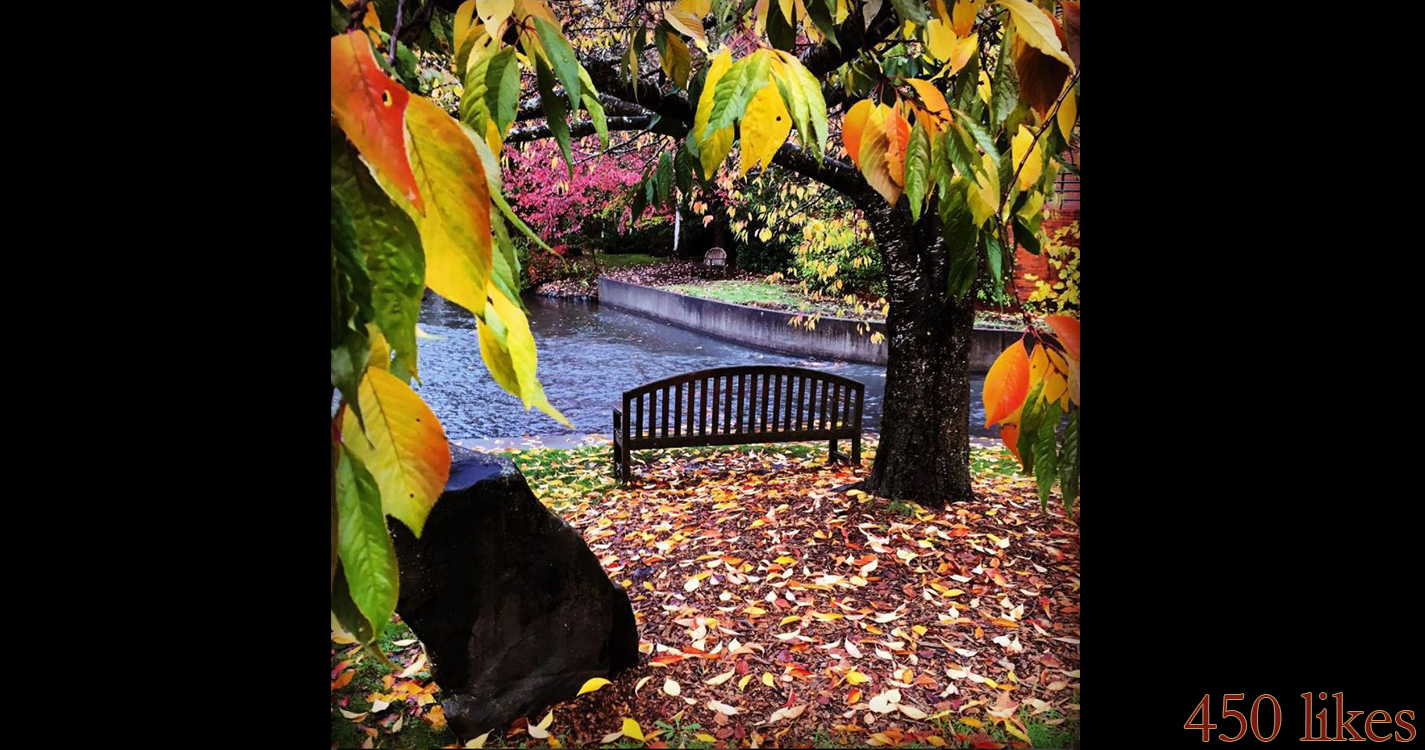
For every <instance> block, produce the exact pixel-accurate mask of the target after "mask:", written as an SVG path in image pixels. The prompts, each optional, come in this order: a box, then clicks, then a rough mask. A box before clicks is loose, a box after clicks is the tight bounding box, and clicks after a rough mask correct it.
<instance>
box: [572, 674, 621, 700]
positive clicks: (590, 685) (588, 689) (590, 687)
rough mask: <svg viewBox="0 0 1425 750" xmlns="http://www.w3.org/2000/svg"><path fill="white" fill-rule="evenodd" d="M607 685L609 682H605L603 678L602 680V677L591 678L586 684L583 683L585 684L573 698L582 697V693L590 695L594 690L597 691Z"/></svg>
mask: <svg viewBox="0 0 1425 750" xmlns="http://www.w3.org/2000/svg"><path fill="white" fill-rule="evenodd" d="M608 684H610V683H609V681H608V680H606V679H604V678H602V677H593V678H590V679H589V681H588V682H585V683H584V687H581V688H579V693H578V695H576V696H574V697H576V698H577V697H579V695H583V694H584V693H592V692H594V691H595V690H598V689H599V688H601V687H603V686H605V685H608ZM565 695H568V693H565Z"/></svg>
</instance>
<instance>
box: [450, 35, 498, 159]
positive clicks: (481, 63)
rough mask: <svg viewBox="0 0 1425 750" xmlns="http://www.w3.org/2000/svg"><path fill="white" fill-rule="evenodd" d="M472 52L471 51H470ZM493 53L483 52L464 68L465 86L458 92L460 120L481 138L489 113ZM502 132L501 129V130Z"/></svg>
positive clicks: (485, 129)
mask: <svg viewBox="0 0 1425 750" xmlns="http://www.w3.org/2000/svg"><path fill="white" fill-rule="evenodd" d="M472 54H473V53H472ZM493 58H494V55H493V54H491V53H490V52H489V51H486V52H483V53H482V54H481V55H480V57H477V58H476V59H475V61H474V62H472V63H470V64H469V67H467V68H466V69H465V82H464V85H465V88H464V89H463V90H462V91H461V92H460V121H461V122H463V123H465V124H466V125H468V126H470V129H471V130H473V131H475V134H476V135H478V136H479V137H480V138H481V139H484V137H485V133H486V132H488V128H487V125H488V124H489V122H490V120H491V119H492V115H491V114H490V104H489V97H488V96H486V93H487V91H488V88H489V74H490V61H491V60H492V59H493ZM501 132H503V131H501Z"/></svg>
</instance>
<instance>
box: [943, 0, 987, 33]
mask: <svg viewBox="0 0 1425 750" xmlns="http://www.w3.org/2000/svg"><path fill="white" fill-rule="evenodd" d="M946 2H950V0H946ZM954 2H955V9H954V10H953V11H951V12H950V25H951V26H952V27H953V28H954V30H955V35H956V36H965V35H966V34H968V33H970V29H972V28H974V26H975V15H976V14H977V13H979V12H980V6H981V5H984V0H973V1H972V0H954Z"/></svg>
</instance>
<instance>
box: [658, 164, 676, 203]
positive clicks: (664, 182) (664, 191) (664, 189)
mask: <svg viewBox="0 0 1425 750" xmlns="http://www.w3.org/2000/svg"><path fill="white" fill-rule="evenodd" d="M657 185H658V203H659V204H660V205H662V206H664V207H667V206H669V205H671V204H669V203H668V188H670V187H672V185H673V160H672V159H670V158H669V157H668V152H667V150H664V151H663V153H662V155H660V156H659V157H658V183H657Z"/></svg>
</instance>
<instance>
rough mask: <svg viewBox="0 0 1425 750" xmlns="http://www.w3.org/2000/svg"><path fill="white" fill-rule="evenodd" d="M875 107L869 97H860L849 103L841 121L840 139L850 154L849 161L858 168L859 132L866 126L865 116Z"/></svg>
mask: <svg viewBox="0 0 1425 750" xmlns="http://www.w3.org/2000/svg"><path fill="white" fill-rule="evenodd" d="M875 109H876V105H875V104H874V103H872V102H871V100H870V99H862V100H861V101H859V102H856V103H855V104H853V105H851V109H848V110H846V117H845V118H844V119H843V120H842V121H841V140H842V143H844V144H845V146H846V153H847V154H849V155H850V156H851V163H853V164H855V165H856V167H857V168H858V169H859V168H860V166H861V134H862V131H863V130H864V129H865V127H866V118H868V117H870V116H871V113H872V112H874V111H875Z"/></svg>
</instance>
